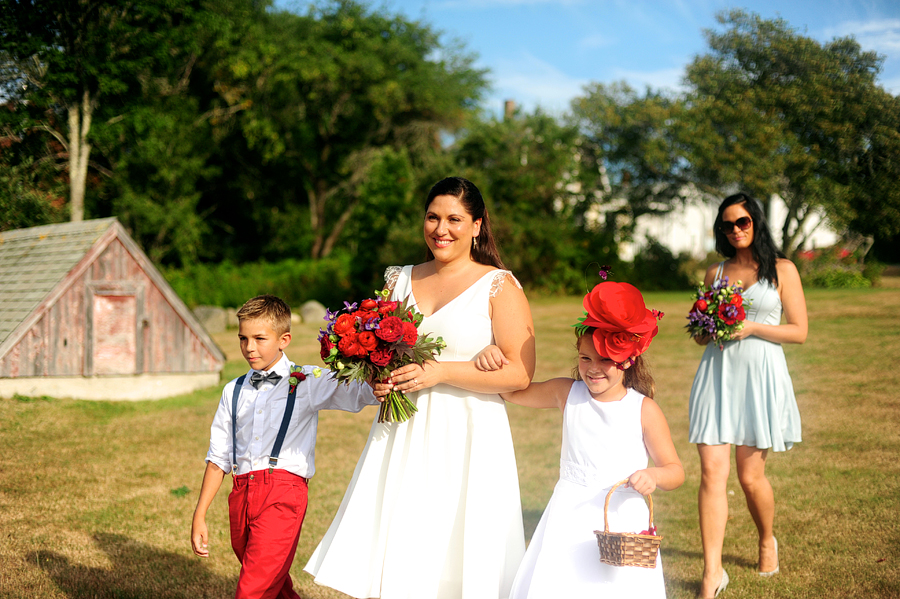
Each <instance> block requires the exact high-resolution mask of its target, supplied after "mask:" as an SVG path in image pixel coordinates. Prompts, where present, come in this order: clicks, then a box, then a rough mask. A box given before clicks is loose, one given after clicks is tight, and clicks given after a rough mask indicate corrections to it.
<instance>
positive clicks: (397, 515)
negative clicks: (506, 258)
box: [305, 177, 535, 599]
mask: <svg viewBox="0 0 900 599" xmlns="http://www.w3.org/2000/svg"><path fill="white" fill-rule="evenodd" d="M424 236H425V243H426V244H427V246H428V249H429V253H430V257H431V258H432V259H431V260H429V261H427V262H425V263H422V264H418V265H415V266H405V267H403V268H399V267H390V268H389V269H388V271H387V273H386V274H385V277H386V280H387V287H388V288H390V289H392V290H393V294H392V299H395V300H402V299H404V298H406V297H409V298H410V302H411V303H414V304H415V305H416V308H417V309H418V310H419V312H421V313H422V314H424V315H425V319H424V321H423V322H422V325H421V326H420V328H419V330H420V332H422V333H432V334H433V335H435V336H438V335H439V336H441V337H443V339H444V341H445V342H446V343H447V347H446V349H444V351H443V352H442V353H441V355H440V359H439V361H434V362H426V364H425V365H424V367H420V366H418V365H416V364H411V365H408V366H404V367H402V368H399V369H397V370H396V371H394V372H393V373H392V380H391V383H392V384H393V385H394V386H396V388H398V389H400V390H402V391H404V392H405V393H406V394H407V395H408V396H409V398H410V399H411V400H412V401H413V402H415V403H416V405H417V407H418V412H417V413H416V414H415V415H414V416H413V417H412V418H411V419H410V420H408V421H407V422H404V423H384V424H379V423H378V422H377V421H376V422H374V423H373V424H372V429H371V431H370V433H369V439H368V442H367V443H366V447H365V449H364V450H363V453H362V455H361V456H360V458H359V462H358V463H357V465H356V471H355V472H354V473H353V478H352V480H351V481H350V486H349V488H348V489H347V492H346V494H345V495H344V499H343V501H342V502H341V506H340V508H339V509H338V512H337V515H336V516H335V519H334V522H332V524H331V527H330V528H329V529H328V532H326V533H325V536H324V538H323V539H322V541H321V543H319V546H318V547H317V548H316V551H315V552H314V553H313V555H312V557H311V558H310V560H309V563H307V565H306V568H305V569H306V571H307V572H309V573H310V574H312V575H313V576H315V581H316V582H317V583H318V584H322V585H326V586H329V587H332V588H334V589H337V590H339V591H341V592H343V593H346V594H348V595H350V596H352V597H359V598H368V597H381V598H383V599H401V598H402V599H407V598H408V599H430V598H435V599H444V598H447V599H481V598H485V599H505V598H506V597H508V596H509V590H510V586H511V585H512V581H513V578H514V576H515V574H516V569H517V568H518V566H519V562H520V561H521V559H522V556H523V554H524V552H525V537H524V531H523V526H522V507H521V502H520V499H519V482H518V475H517V472H516V461H515V454H514V452H513V444H512V437H511V435H510V430H509V420H508V418H507V414H506V406H505V404H504V402H503V400H502V399H500V396H499V395H498V393H500V392H503V391H512V390H516V389H524V388H525V387H527V386H528V384H529V382H530V381H531V377H532V375H533V374H534V360H535V358H534V328H533V325H532V319H531V311H530V309H529V307H528V302H527V300H526V299H525V294H524V293H523V292H522V289H521V287H520V286H519V284H518V281H516V279H515V278H514V277H513V276H512V274H511V273H510V272H509V271H507V270H504V269H503V263H502V262H501V260H500V257H499V254H498V252H497V249H496V246H495V244H494V240H493V236H492V234H491V230H490V222H489V220H488V215H487V211H486V209H485V207H484V200H483V199H482V197H481V193H480V192H479V191H478V189H477V188H476V187H475V186H474V185H473V184H472V183H471V182H469V181H467V180H465V179H461V178H456V177H451V178H447V179H444V180H442V181H439V182H438V183H437V184H435V186H434V187H433V188H432V189H431V192H430V193H429V194H428V199H427V201H426V212H425V222H424ZM491 344H496V345H498V346H499V347H500V348H501V349H502V351H503V353H504V354H505V355H506V356H507V357H508V360H509V364H506V365H504V367H503V368H502V369H500V370H496V371H494V372H483V371H479V370H478V369H476V368H475V365H474V362H473V361H472V359H473V358H474V357H475V355H476V354H478V352H479V351H480V350H482V349H483V348H485V347H486V346H488V345H491ZM381 387H382V388H381V389H380V390H379V392H380V393H382V394H385V393H386V392H387V389H388V388H389V386H388V385H384V386H381Z"/></svg>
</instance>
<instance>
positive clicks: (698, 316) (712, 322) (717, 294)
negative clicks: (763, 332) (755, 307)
mask: <svg viewBox="0 0 900 599" xmlns="http://www.w3.org/2000/svg"><path fill="white" fill-rule="evenodd" d="M743 293H744V288H743V286H742V284H741V282H740V281H735V282H734V284H733V285H729V284H728V277H722V278H721V279H717V280H716V281H715V282H714V283H713V284H712V285H709V286H706V285H701V286H700V287H698V288H697V291H696V292H695V293H694V300H695V301H694V305H693V307H692V308H691V311H690V312H688V315H687V320H688V323H687V325H686V326H685V328H686V329H687V330H688V334H689V335H690V336H691V337H700V336H702V335H709V336H710V337H712V340H713V341H714V342H715V343H716V344H717V345H718V346H719V349H720V350H721V349H725V342H726V341H728V340H729V339H731V337H732V335H734V334H735V333H736V332H738V331H740V330H741V329H743V328H744V320H745V319H746V318H747V314H746V312H745V311H744V296H743Z"/></svg>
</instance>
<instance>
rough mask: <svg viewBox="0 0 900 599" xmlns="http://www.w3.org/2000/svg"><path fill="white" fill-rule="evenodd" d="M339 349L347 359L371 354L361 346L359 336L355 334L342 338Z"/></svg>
mask: <svg viewBox="0 0 900 599" xmlns="http://www.w3.org/2000/svg"><path fill="white" fill-rule="evenodd" d="M338 349H339V350H341V353H342V354H344V356H345V357H347V358H353V357H356V356H359V357H363V356H366V355H367V354H368V353H369V352H367V351H366V350H365V349H364V348H363V347H362V346H361V345H360V344H359V335H357V334H355V333H353V334H350V335H347V336H346V337H341V340H340V341H338Z"/></svg>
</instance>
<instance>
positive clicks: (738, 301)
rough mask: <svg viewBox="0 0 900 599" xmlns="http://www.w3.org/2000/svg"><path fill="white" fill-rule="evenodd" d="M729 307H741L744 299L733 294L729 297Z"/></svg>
mask: <svg viewBox="0 0 900 599" xmlns="http://www.w3.org/2000/svg"><path fill="white" fill-rule="evenodd" d="M731 305H732V306H743V305H744V298H743V297H741V296H740V295H738V294H737V293H735V294H734V295H732V296H731Z"/></svg>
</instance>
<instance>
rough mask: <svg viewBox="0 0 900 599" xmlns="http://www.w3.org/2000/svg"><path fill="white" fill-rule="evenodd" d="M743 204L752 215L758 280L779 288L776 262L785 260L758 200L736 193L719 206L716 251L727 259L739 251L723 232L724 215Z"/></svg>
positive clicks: (753, 250) (752, 248)
mask: <svg viewBox="0 0 900 599" xmlns="http://www.w3.org/2000/svg"><path fill="white" fill-rule="evenodd" d="M735 204H741V205H743V206H744V209H745V210H746V211H747V212H748V213H749V214H750V218H751V219H752V220H753V244H752V245H751V246H750V250H751V251H752V252H753V259H754V260H756V263H757V264H758V265H759V266H758V268H757V278H760V279H765V280H767V281H771V282H772V284H773V285H775V286H776V287H777V286H778V269H777V268H776V266H775V265H776V262H778V259H779V258H784V254H783V253H781V252H780V251H779V250H778V248H777V247H776V246H775V240H774V239H773V238H772V233H771V231H769V221H768V220H767V219H766V211H765V210H764V209H763V206H762V204H761V203H760V201H759V200H757V199H756V198H754V197H752V196H749V195H747V194H746V193H736V194H734V195H731V196H728V197H727V198H725V199H724V200H722V203H721V204H720V205H719V213H718V214H717V215H716V222H715V223H713V233H714V234H715V236H716V251H717V252H719V253H720V254H721V255H723V256H725V257H726V258H734V255H735V254H736V253H737V250H736V249H735V248H734V246H733V245H731V243H729V241H728V237H727V236H726V235H725V233H723V232H722V231H721V226H722V213H723V212H725V209H726V208H728V207H729V206H734V205H735Z"/></svg>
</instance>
